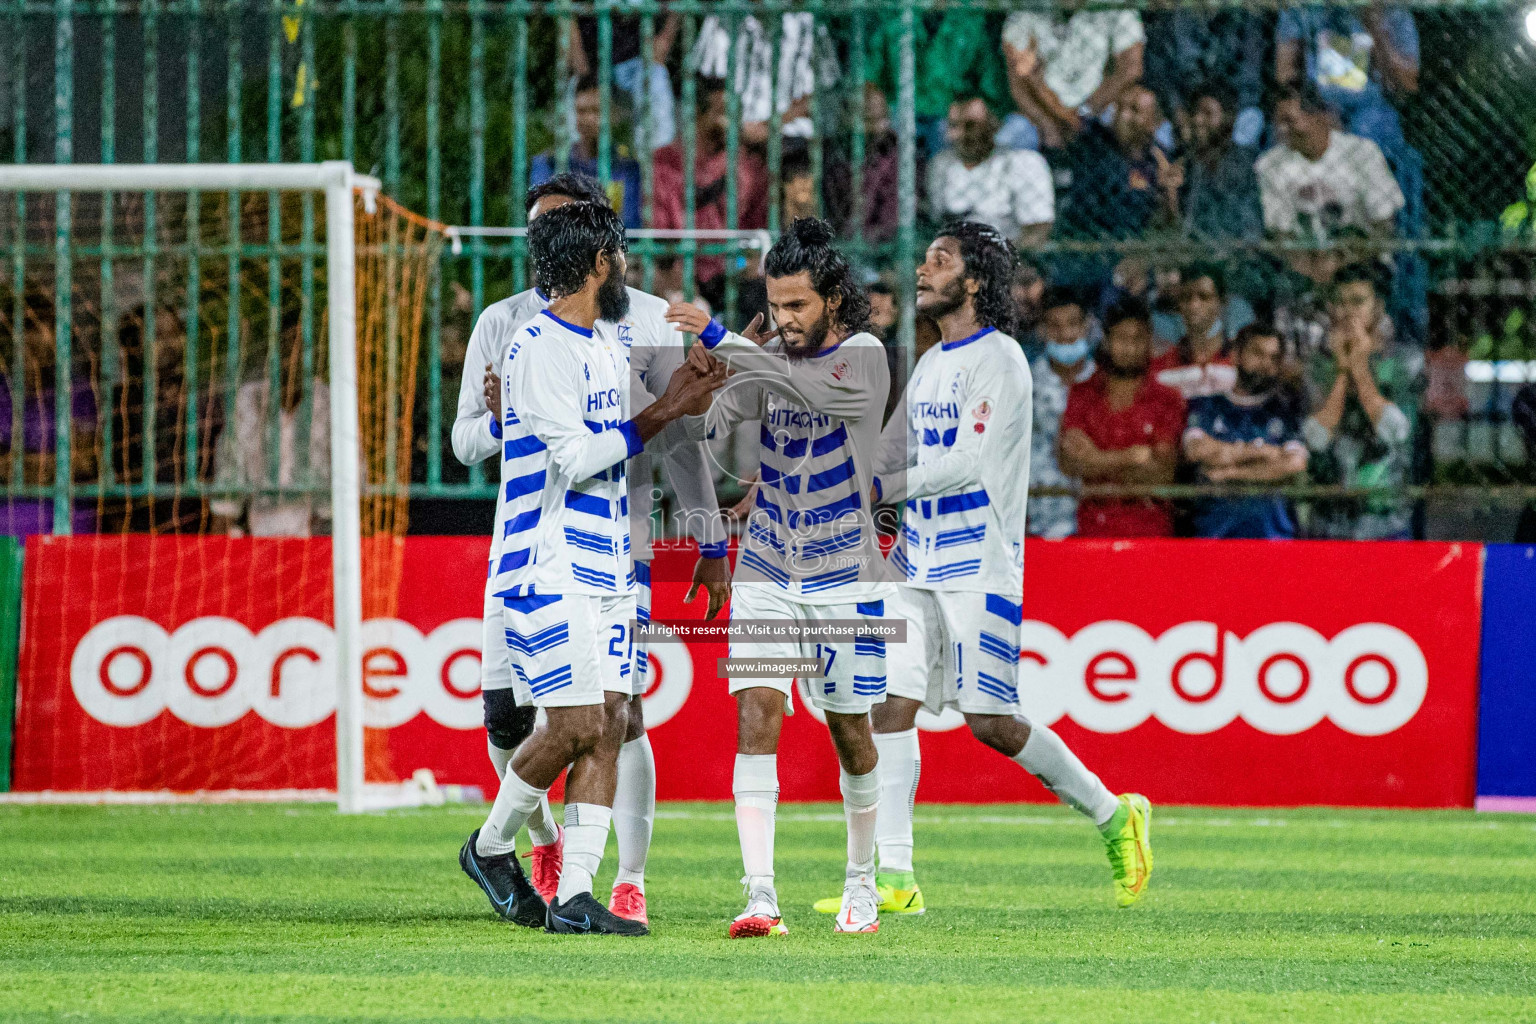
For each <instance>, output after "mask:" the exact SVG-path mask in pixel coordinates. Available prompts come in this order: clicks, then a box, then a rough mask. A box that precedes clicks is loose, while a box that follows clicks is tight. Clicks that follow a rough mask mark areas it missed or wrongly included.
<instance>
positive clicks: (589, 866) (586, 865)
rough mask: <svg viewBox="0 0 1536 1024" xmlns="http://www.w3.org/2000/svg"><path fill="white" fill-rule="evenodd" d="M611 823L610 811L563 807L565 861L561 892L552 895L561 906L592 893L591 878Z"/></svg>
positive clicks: (588, 806)
mask: <svg viewBox="0 0 1536 1024" xmlns="http://www.w3.org/2000/svg"><path fill="white" fill-rule="evenodd" d="M612 820H613V811H612V810H610V809H609V808H607V807H604V806H603V805H602V804H566V805H565V859H564V861H563V862H562V864H561V866H560V889H559V891H558V892H556V893H555V899H557V900H559V901H560V902H561V903H562V904H564V903H567V902H569V901H570V900H571V899H572V898H573V897H575V896H579V895H581V894H582V893H584V892H587V893H589V892H591V891H592V876H593V875H595V874H597V869H598V866H599V865H600V864H602V862H603V847H605V846H607V845H608V825H609V823H610V822H611V821H612Z"/></svg>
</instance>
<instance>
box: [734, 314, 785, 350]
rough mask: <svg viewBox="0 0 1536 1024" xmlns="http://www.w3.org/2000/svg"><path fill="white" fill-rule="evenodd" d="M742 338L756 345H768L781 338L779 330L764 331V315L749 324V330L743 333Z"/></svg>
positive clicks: (758, 316)
mask: <svg viewBox="0 0 1536 1024" xmlns="http://www.w3.org/2000/svg"><path fill="white" fill-rule="evenodd" d="M741 336H742V337H743V338H746V339H747V340H748V341H750V342H751V343H752V344H754V345H766V344H768V343H769V342H770V341H772V340H773V339H774V338H777V337H778V336H779V329H778V328H777V327H775V328H774V329H773V330H771V331H764V330H763V314H761V313H759V314H757V316H754V317H753V318H752V322H751V323H749V324H747V329H746V330H744V331H742V332H741Z"/></svg>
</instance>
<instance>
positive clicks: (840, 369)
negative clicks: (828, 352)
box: [832, 359, 848, 380]
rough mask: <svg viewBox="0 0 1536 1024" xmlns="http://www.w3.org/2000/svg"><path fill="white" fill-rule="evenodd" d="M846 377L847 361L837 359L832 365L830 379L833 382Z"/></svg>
mask: <svg viewBox="0 0 1536 1024" xmlns="http://www.w3.org/2000/svg"><path fill="white" fill-rule="evenodd" d="M847 376H848V360H846V359H839V360H838V361H837V362H836V363H833V364H832V379H833V380H842V379H843V378H845V377H847Z"/></svg>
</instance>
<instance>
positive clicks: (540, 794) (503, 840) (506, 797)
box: [475, 771, 544, 857]
mask: <svg viewBox="0 0 1536 1024" xmlns="http://www.w3.org/2000/svg"><path fill="white" fill-rule="evenodd" d="M543 799H544V790H542V789H539V788H537V787H535V786H530V785H529V784H528V783H526V782H524V781H523V780H522V778H521V777H520V776H519V775H518V774H517V772H514V771H509V772H507V774H506V777H505V778H503V779H502V780H501V787H500V788H499V789H498V790H497V791H496V801H495V802H494V803H493V804H491V813H490V814H488V815H486V818H485V824H484V825H482V826H480V838H479V839H477V840H476V841H475V851H476V852H477V853H479V854H480V856H482V857H494V856H496V855H498V854H503V853H512V852H514V851H515V850H516V849H517V847H516V844H515V843H514V842H513V840H514V839H515V838H516V837H517V830H518V829H520V828H522V827H523V823H524V822H526V821H527V820H528V816H529V815H530V814H532V813H533V812H534V811H535V810H536V809H537V808H538V806H539V803H540V801H542V800H543Z"/></svg>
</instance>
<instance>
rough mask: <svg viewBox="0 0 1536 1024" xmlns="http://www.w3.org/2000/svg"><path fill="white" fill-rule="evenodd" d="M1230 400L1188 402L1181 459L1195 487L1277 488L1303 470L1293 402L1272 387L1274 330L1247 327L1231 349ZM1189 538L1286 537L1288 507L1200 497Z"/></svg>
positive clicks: (1289, 533) (1276, 355)
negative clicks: (1260, 485)
mask: <svg viewBox="0 0 1536 1024" xmlns="http://www.w3.org/2000/svg"><path fill="white" fill-rule="evenodd" d="M1232 350H1233V354H1234V357H1235V359H1236V379H1235V381H1234V383H1233V387H1232V391H1231V393H1230V394H1224V393H1216V394H1210V395H1203V396H1200V397H1197V398H1195V399H1193V400H1192V401H1191V402H1190V403H1189V422H1188V424H1187V425H1186V426H1185V428H1184V457H1185V458H1186V459H1188V460H1189V461H1190V463H1192V464H1193V465H1194V467H1195V471H1196V479H1198V480H1199V481H1200V482H1202V483H1227V482H1247V483H1281V482H1284V481H1287V480H1290V479H1292V478H1294V477H1296V476H1299V475H1300V474H1302V473H1305V472H1306V471H1307V446H1306V444H1304V443H1303V442H1302V439H1301V421H1300V417H1299V416H1298V410H1297V407H1296V402H1295V401H1294V399H1293V398H1292V396H1291V395H1290V394H1288V393H1287V392H1286V391H1285V390H1284V389H1283V388H1282V386H1281V383H1280V358H1281V350H1282V346H1281V343H1280V337H1279V335H1278V334H1276V332H1275V330H1274V328H1272V327H1270V326H1268V325H1264V324H1249V325H1248V326H1247V327H1244V328H1243V329H1242V330H1241V331H1239V332H1238V335H1237V338H1236V340H1235V341H1234V342H1233V343H1232ZM1194 527H1195V530H1194V532H1195V536H1197V537H1249V538H1281V537H1294V536H1295V535H1296V524H1295V521H1294V519H1293V518H1292V516H1291V511H1290V507H1289V502H1287V501H1285V500H1284V499H1282V498H1276V497H1244V498H1207V499H1202V500H1200V501H1198V502H1196V503H1195V509H1194Z"/></svg>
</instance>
